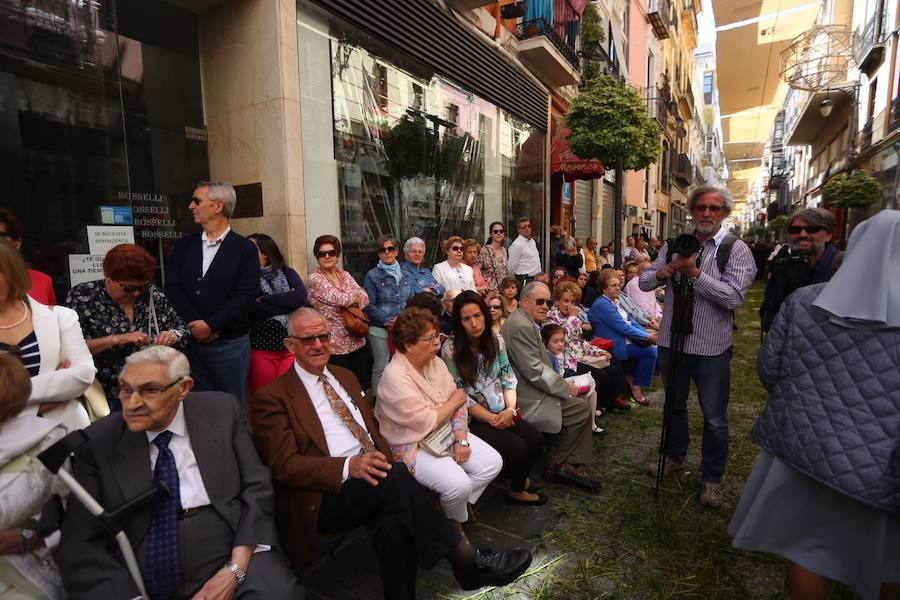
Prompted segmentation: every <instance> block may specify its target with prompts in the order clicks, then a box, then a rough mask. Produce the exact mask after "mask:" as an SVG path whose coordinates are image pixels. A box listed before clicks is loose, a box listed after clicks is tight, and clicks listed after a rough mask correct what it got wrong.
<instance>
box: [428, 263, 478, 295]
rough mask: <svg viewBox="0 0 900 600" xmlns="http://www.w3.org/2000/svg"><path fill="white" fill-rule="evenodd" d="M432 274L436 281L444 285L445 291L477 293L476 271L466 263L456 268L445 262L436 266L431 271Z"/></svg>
mask: <svg viewBox="0 0 900 600" xmlns="http://www.w3.org/2000/svg"><path fill="white" fill-rule="evenodd" d="M431 274H432V275H433V276H434V279H435V281H437V282H438V283H440V284H441V285H443V286H444V289H445V290H447V291H450V290H472V291H473V292H474V291H475V271H473V270H472V267H470V266H469V265H467V264H465V263H459V265H457V266H456V268H454V267H451V266H450V263H448V262H447V261H446V260H445V261H444V262H440V263H438V264H436V265H434V267H433V268H432V269H431Z"/></svg>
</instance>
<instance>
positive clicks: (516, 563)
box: [453, 548, 531, 590]
mask: <svg viewBox="0 0 900 600" xmlns="http://www.w3.org/2000/svg"><path fill="white" fill-rule="evenodd" d="M529 565H531V551H530V550H524V549H517V550H503V551H501V552H494V551H493V550H491V549H490V548H476V549H475V561H474V562H473V563H472V566H471V567H469V568H467V569H458V570H457V569H455V568H454V569H453V576H454V577H456V581H458V582H459V585H460V587H462V589H464V590H477V589H478V588H480V587H484V586H486V585H496V586H500V585H506V584H508V583H512V582H513V581H515V580H516V578H517V577H518V576H519V575H521V574H522V573H524V572H525V569H527V568H528V567H529Z"/></svg>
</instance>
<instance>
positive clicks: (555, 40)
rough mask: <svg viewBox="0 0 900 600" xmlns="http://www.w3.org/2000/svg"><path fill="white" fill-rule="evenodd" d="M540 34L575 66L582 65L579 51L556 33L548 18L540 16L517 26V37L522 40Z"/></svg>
mask: <svg viewBox="0 0 900 600" xmlns="http://www.w3.org/2000/svg"><path fill="white" fill-rule="evenodd" d="M539 36H544V37H545V38H547V40H549V41H550V43H551V44H552V45H553V47H554V48H556V50H557V51H559V53H560V54H562V55H563V57H564V58H565V59H566V60H567V61H568V62H569V64H570V65H572V67H573V68H575V69H577V68H578V67H579V66H580V65H579V63H578V53H577V52H575V49H574V48H572V47H571V46H570V45H569V44H567V43H566V42H565V41H563V39H562V38H561V37H560V36H559V34H558V33H556V30H555V29H554V28H553V25H551V24H550V23H548V22H547V20H546V19H544V18H540V19H533V20H531V21H524V22H522V23H519V25H518V26H517V27H516V37H517V38H518V39H520V40H529V39H533V38H536V37H539Z"/></svg>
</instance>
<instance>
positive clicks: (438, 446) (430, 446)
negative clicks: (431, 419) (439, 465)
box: [419, 419, 454, 458]
mask: <svg viewBox="0 0 900 600" xmlns="http://www.w3.org/2000/svg"><path fill="white" fill-rule="evenodd" d="M453 441H454V440H453V427H452V426H451V425H450V421H449V419H448V420H447V422H446V423H444V424H443V425H439V426H437V427H435V428H434V431H432V432H431V433H429V434H428V436H427V437H426V438H425V439H424V440H422V441H420V442H419V448H421V449H422V450H424V451H425V452H427V453H428V454H431V455H432V456H436V457H438V458H442V457H444V456H453V452H451V451H450V449H451V448H452V447H453Z"/></svg>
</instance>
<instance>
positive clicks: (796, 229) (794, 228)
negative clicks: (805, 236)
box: [787, 225, 825, 235]
mask: <svg viewBox="0 0 900 600" xmlns="http://www.w3.org/2000/svg"><path fill="white" fill-rule="evenodd" d="M823 229H825V228H824V227H819V226H818V225H791V226H790V227H788V228H787V232H788V233H790V234H791V235H797V234H798V233H800V232H801V231H806V233H811V234H816V233H819V232H820V231H822V230H823Z"/></svg>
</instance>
